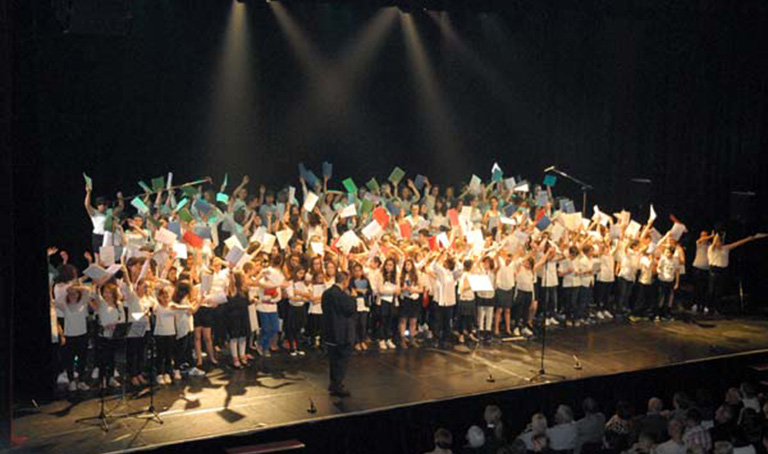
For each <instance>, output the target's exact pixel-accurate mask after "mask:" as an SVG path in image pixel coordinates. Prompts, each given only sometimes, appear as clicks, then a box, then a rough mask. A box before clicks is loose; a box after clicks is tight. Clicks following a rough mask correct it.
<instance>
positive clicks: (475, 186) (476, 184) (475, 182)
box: [469, 175, 483, 194]
mask: <svg viewBox="0 0 768 454" xmlns="http://www.w3.org/2000/svg"><path fill="white" fill-rule="evenodd" d="M482 183H483V180H481V179H480V177H478V176H477V175H472V178H471V179H470V180H469V192H471V193H472V194H479V193H480V191H482V187H481V185H482Z"/></svg>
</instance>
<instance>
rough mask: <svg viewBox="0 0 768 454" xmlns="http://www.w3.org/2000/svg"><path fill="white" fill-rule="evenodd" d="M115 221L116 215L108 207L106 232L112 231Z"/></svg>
mask: <svg viewBox="0 0 768 454" xmlns="http://www.w3.org/2000/svg"><path fill="white" fill-rule="evenodd" d="M83 175H85V174H83ZM113 221H114V217H113V216H112V208H107V214H106V218H105V219H104V231H105V232H111V231H112V227H113V226H112V224H113Z"/></svg>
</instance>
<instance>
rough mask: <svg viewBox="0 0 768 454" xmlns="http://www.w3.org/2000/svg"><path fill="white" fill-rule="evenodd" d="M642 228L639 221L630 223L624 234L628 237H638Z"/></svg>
mask: <svg viewBox="0 0 768 454" xmlns="http://www.w3.org/2000/svg"><path fill="white" fill-rule="evenodd" d="M641 227H642V226H641V225H640V223H639V222H637V221H634V220H632V221H629V225H628V226H627V229H626V230H624V234H625V235H627V236H637V234H638V233H640V228H641Z"/></svg>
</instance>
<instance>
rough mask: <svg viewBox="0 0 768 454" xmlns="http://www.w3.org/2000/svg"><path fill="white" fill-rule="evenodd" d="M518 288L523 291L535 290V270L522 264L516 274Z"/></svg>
mask: <svg viewBox="0 0 768 454" xmlns="http://www.w3.org/2000/svg"><path fill="white" fill-rule="evenodd" d="M515 280H516V284H517V289H518V290H520V291H523V292H533V272H532V271H531V270H529V269H528V268H526V267H524V266H521V267H520V268H518V270H517V274H516V275H515Z"/></svg>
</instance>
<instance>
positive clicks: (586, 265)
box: [577, 255, 595, 287]
mask: <svg viewBox="0 0 768 454" xmlns="http://www.w3.org/2000/svg"><path fill="white" fill-rule="evenodd" d="M594 263H595V262H594V260H593V259H592V257H587V256H586V255H582V256H581V257H579V260H578V263H577V266H578V269H579V273H586V274H579V283H580V284H581V286H582V287H592V285H593V284H594V282H595V264H594Z"/></svg>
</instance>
